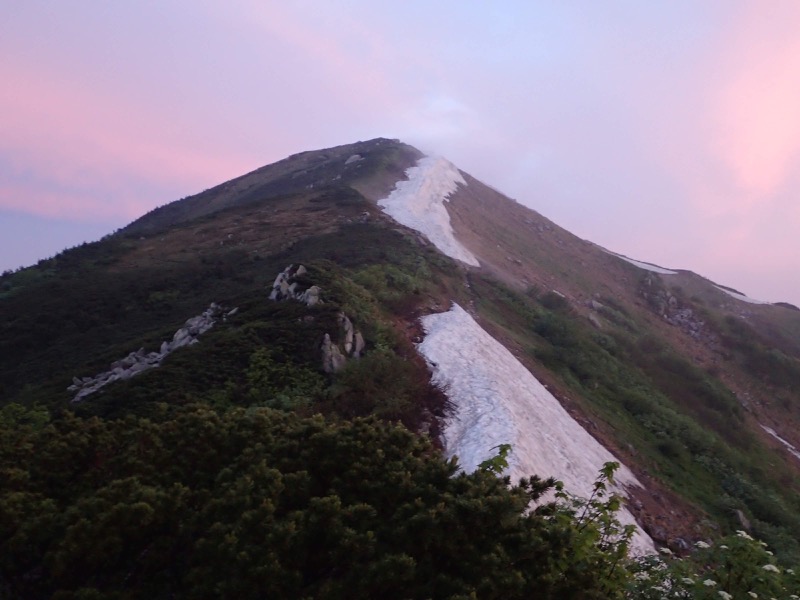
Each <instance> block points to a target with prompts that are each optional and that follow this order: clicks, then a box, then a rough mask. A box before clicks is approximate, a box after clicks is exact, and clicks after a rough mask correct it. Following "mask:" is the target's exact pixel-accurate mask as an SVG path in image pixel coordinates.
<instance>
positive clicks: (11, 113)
mask: <svg viewBox="0 0 800 600" xmlns="http://www.w3.org/2000/svg"><path fill="white" fill-rule="evenodd" d="M0 77H2V78H3V81H4V85H3V88H2V91H0V115H3V116H1V117H0V153H2V154H3V155H5V159H6V160H7V161H8V162H10V165H9V168H11V169H12V170H15V169H16V170H19V171H20V172H29V171H30V170H31V166H32V165H35V170H36V172H37V173H38V174H39V175H38V176H39V177H40V178H41V177H42V175H41V174H45V175H44V177H45V178H46V181H42V180H41V179H40V180H39V181H29V182H28V183H27V187H26V186H25V185H23V184H22V183H19V182H17V183H16V184H14V185H13V186H10V185H9V184H7V183H6V184H5V185H4V187H3V189H2V190H0V207H3V208H11V209H15V210H21V211H24V212H28V213H32V214H38V215H43V216H64V215H65V214H69V215H70V216H72V217H77V218H82V217H88V218H93V217H94V216H95V215H96V214H97V213H98V212H99V213H101V214H103V215H107V216H113V215H123V216H126V217H129V216H136V215H138V214H141V213H142V212H144V211H146V210H149V209H150V208H152V207H153V206H154V205H156V204H159V203H162V202H163V201H166V200H172V199H174V198H163V197H162V198H134V197H133V196H132V194H131V190H126V189H125V185H126V184H130V183H131V180H132V179H133V178H135V179H138V180H139V181H140V182H142V183H143V184H144V183H146V184H147V186H149V187H151V188H156V187H159V186H161V187H163V188H164V189H165V190H169V191H170V192H172V191H174V190H177V189H182V190H183V191H185V192H191V191H199V190H195V189H194V187H195V186H196V185H197V182H206V184H207V185H211V184H215V183H218V182H220V181H224V180H225V179H227V178H230V177H233V176H236V175H239V174H241V173H243V172H245V171H246V170H248V169H250V168H254V167H256V166H258V165H257V164H256V163H254V162H253V160H252V158H250V159H249V160H248V158H247V157H245V156H231V155H230V154H229V153H224V152H221V153H217V152H214V150H213V145H212V144H211V143H208V144H207V145H204V144H202V143H197V142H198V140H195V139H192V135H191V134H190V132H185V131H180V129H179V128H177V127H175V126H173V124H172V123H170V122H169V121H168V120H167V119H166V118H165V117H164V116H163V115H161V114H158V113H157V112H148V109H147V107H142V106H139V105H133V104H130V103H128V102H125V100H124V99H121V98H119V97H118V96H115V95H112V94H108V93H104V92H102V91H100V90H99V89H91V90H90V89H86V88H83V87H81V86H79V85H78V84H75V83H74V82H71V81H69V80H67V79H65V78H64V77H62V76H60V75H54V74H53V73H48V72H46V71H45V70H43V69H42V67H41V65H37V66H36V67H35V68H34V67H33V66H31V67H26V66H22V65H20V64H19V63H17V64H16V65H14V66H13V67H12V66H11V65H10V64H5V65H4V66H2V67H0ZM47 187H52V188H59V191H58V193H57V194H53V193H51V192H49V191H48V190H47V189H45V188H47ZM109 189H113V190H115V191H114V195H113V197H109V196H108V190H109ZM81 192H82V193H81ZM91 196H95V198H94V199H91V198H90V197H91ZM103 196H104V197H103Z"/></svg>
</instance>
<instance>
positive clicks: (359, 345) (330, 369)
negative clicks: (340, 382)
mask: <svg viewBox="0 0 800 600" xmlns="http://www.w3.org/2000/svg"><path fill="white" fill-rule="evenodd" d="M339 333H340V336H339V338H340V339H341V340H343V346H344V349H342V348H340V347H339V344H334V343H333V341H331V336H330V334H328V333H326V334H325V338H324V339H323V340H322V370H323V371H325V372H326V373H336V372H337V371H341V370H342V369H343V368H344V366H345V365H346V364H347V359H348V358H361V354H362V353H363V352H364V346H365V342H364V336H362V335H361V332H360V331H356V329H355V327H353V322H352V321H351V320H350V318H349V317H348V316H347V315H346V314H344V313H343V312H341V313H339Z"/></svg>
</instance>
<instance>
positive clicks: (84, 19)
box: [0, 0, 800, 305]
mask: <svg viewBox="0 0 800 600" xmlns="http://www.w3.org/2000/svg"><path fill="white" fill-rule="evenodd" d="M0 16H1V18H0V78H2V82H3V84H2V86H0V270H4V269H8V268H10V269H14V268H17V267H19V266H23V265H29V264H33V263H35V262H36V261H37V260H39V259H41V258H46V257H49V256H52V255H54V254H55V253H57V252H58V251H60V250H62V249H64V248H66V247H69V246H73V245H76V244H79V243H81V242H83V241H91V240H95V239H99V238H100V237H101V236H103V235H104V234H107V233H110V232H112V231H113V230H115V229H117V228H119V227H122V226H124V225H125V224H127V223H128V222H130V221H132V220H133V219H135V218H136V217H138V216H140V215H142V214H143V213H145V212H147V211H149V210H150V209H152V208H154V207H156V206H159V205H162V204H165V203H167V202H170V201H172V200H176V199H178V198H181V197H184V196H187V195H191V194H194V193H196V192H199V191H202V190H203V189H206V188H209V187H212V186H213V185H215V184H217V183H221V182H223V181H225V180H228V179H231V178H233V177H236V176H238V175H241V174H243V173H245V172H248V171H251V170H253V169H255V168H258V167H259V166H262V165H264V164H268V163H271V162H274V161H276V160H280V159H281V158H284V157H286V156H288V155H289V154H293V153H296V152H300V151H303V150H312V149H317V148H325V147H329V146H335V145H340V144H345V143H350V142H354V141H356V140H365V139H370V138H374V137H379V136H380V137H392V138H400V139H401V140H403V141H405V142H408V143H410V144H412V145H415V146H417V147H418V148H420V149H421V150H423V151H424V152H427V153H431V154H441V155H443V156H445V157H447V158H448V159H450V160H451V161H453V162H454V163H455V164H456V165H458V166H459V167H460V168H461V169H463V170H464V171H467V172H468V173H470V174H472V175H474V176H475V177H477V178H479V179H481V180H482V181H484V182H486V183H489V184H491V185H492V186H493V187H495V188H498V189H499V190H501V191H503V192H504V193H506V194H508V195H509V196H511V197H512V198H515V199H516V200H518V201H519V202H521V203H523V204H525V205H527V206H530V207H531V208H533V209H535V210H537V211H539V212H540V213H541V214H543V215H544V216H546V217H548V218H550V219H552V220H553V221H555V222H556V223H558V224H559V225H561V226H562V227H565V228H566V229H568V230H570V231H572V232H573V233H575V234H576V235H578V236H580V237H583V238H586V239H589V240H591V241H593V242H595V243H598V244H600V245H602V246H604V247H606V248H608V249H610V250H613V251H615V252H618V253H621V254H625V255H627V256H630V257H633V258H636V259H639V260H642V261H647V262H652V263H656V264H658V265H661V266H663V267H667V268H677V269H690V270H692V271H695V272H696V273H699V274H701V275H704V276H706V277H708V278H710V279H712V280H713V281H715V282H716V283H719V284H722V285H727V286H731V287H734V288H736V289H738V290H740V291H742V292H744V293H745V294H747V295H748V296H751V297H753V298H758V299H763V300H770V301H788V302H792V303H794V304H798V305H800V2H797V1H795V0H769V1H767V2H762V1H759V0H749V1H744V0H664V1H661V2H636V1H633V0H630V1H625V0H619V1H614V2H605V3H600V2H594V1H591V0H585V1H579V0H573V1H570V2H549V1H526V2H522V1H520V2H511V1H508V2H495V3H480V2H470V1H466V2H465V1H464V0H461V1H460V2H454V1H449V0H448V1H441V2H436V3H432V2H423V1H417V0H411V1H406V2H394V3H380V2H367V1H365V0H331V1H325V2H323V1H322V0H318V1H315V2H311V1H302V0H301V1H297V2H292V3H286V2H280V3H279V2H269V1H263V0H262V1H259V0H252V1H244V0H234V1H231V2H224V3H223V2H210V1H202V0H201V1H198V0H193V1H191V2H190V1H188V0H185V1H178V0H168V1H163V2H162V1H159V2H156V1H155V0H152V1H142V2H136V3H132V2H131V3H121V2H120V3H112V2H102V3H99V2H89V1H83V0H74V1H72V2H58V3H44V2H23V1H21V0H0Z"/></svg>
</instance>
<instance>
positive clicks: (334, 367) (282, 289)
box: [269, 265, 366, 373]
mask: <svg viewBox="0 0 800 600" xmlns="http://www.w3.org/2000/svg"><path fill="white" fill-rule="evenodd" d="M307 274H308V270H307V269H306V268H305V267H304V266H303V265H298V266H297V267H295V266H294V265H289V266H288V267H286V268H285V269H284V270H283V271H281V272H280V273H278V276H277V277H276V278H275V282H274V283H273V284H272V291H271V292H270V294H269V299H270V300H275V301H281V300H296V301H297V302H302V303H303V304H305V305H306V306H315V305H317V304H323V301H322V297H321V296H322V289H321V288H320V287H319V286H317V285H308V284H309V283H310V282H309V281H308V279H307V278H304V276H305V275H307ZM305 285H308V287H305V289H303V288H304V286H305ZM337 339H339V340H341V342H340V343H341V346H340V343H337V342H334V341H333V339H332V338H331V335H330V334H329V333H326V334H325V337H324V338H323V340H322V347H321V348H320V349H321V350H322V370H323V371H325V372H326V373H336V372H337V371H341V370H342V369H343V368H344V366H345V365H346V364H347V359H348V358H360V357H361V355H362V354H363V352H364V347H365V346H366V343H365V341H364V336H363V335H361V332H360V331H358V330H357V329H356V328H355V327H354V326H353V322H352V321H351V320H350V317H348V316H347V315H346V314H344V313H343V312H340V313H339V336H338V337H337Z"/></svg>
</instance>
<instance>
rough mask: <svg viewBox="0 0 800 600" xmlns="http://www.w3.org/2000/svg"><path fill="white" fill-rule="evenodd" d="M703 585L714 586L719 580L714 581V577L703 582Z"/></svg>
mask: <svg viewBox="0 0 800 600" xmlns="http://www.w3.org/2000/svg"><path fill="white" fill-rule="evenodd" d="M703 585H704V586H706V587H712V586H715V585H717V582H716V581H714V580H713V579H706V580H705V581H704V582H703Z"/></svg>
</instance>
